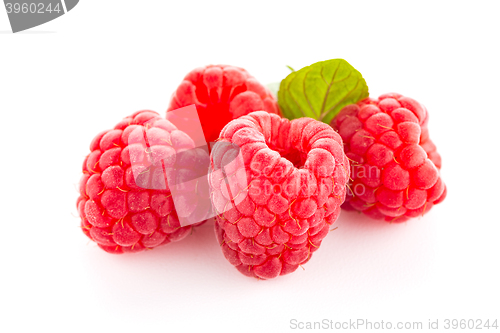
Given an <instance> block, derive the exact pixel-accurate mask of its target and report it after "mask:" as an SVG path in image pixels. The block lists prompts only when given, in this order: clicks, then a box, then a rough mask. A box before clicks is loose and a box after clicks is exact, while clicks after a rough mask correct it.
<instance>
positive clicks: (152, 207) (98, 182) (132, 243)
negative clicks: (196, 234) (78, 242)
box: [77, 111, 208, 253]
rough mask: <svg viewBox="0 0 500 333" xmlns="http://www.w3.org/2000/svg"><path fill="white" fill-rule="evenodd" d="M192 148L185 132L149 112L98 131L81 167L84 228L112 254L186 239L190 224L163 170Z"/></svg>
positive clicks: (100, 245)
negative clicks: (183, 224) (181, 219)
mask: <svg viewBox="0 0 500 333" xmlns="http://www.w3.org/2000/svg"><path fill="white" fill-rule="evenodd" d="M143 138H146V141H147V142H146V144H144V140H143V142H142V143H141V140H142V139H143ZM192 148H194V144H193V142H192V140H191V139H190V138H189V137H188V136H187V135H186V134H184V133H183V132H181V131H179V130H177V129H176V127H175V126H174V125H173V124H172V123H170V122H169V121H167V120H165V119H162V118H160V117H159V115H158V113H156V112H153V111H139V112H136V113H134V114H132V115H131V116H130V117H127V118H125V119H123V120H122V121H121V122H119V123H118V124H117V125H116V126H115V128H114V129H112V130H107V131H104V132H101V133H100V134H98V135H97V136H96V137H95V138H94V139H93V140H92V143H91V144H90V151H91V153H90V154H89V155H88V156H87V157H86V158H85V161H84V163H83V167H82V169H83V170H82V171H83V176H82V179H81V181H80V197H79V198H78V200H77V207H78V212H79V214H80V217H81V227H82V230H83V232H84V233H85V234H86V235H87V236H88V237H89V238H90V239H92V240H94V241H95V242H96V243H97V244H98V245H99V247H101V248H102V249H103V250H105V251H107V252H110V253H123V252H138V251H142V250H145V249H151V248H154V247H157V246H159V245H162V244H167V243H169V242H175V241H179V240H181V239H183V238H184V237H186V236H187V235H188V234H189V233H190V231H191V228H192V225H189V226H186V227H181V225H180V222H179V219H178V216H177V212H176V211H175V209H174V203H173V201H172V197H171V193H170V189H169V188H168V183H166V179H165V178H166V177H165V176H164V174H165V173H164V172H163V170H164V169H163V168H165V167H166V164H168V163H170V162H169V161H172V158H170V157H172V156H173V160H175V158H176V156H177V158H178V155H176V154H177V153H178V152H181V151H182V150H186V149H192ZM207 165H208V155H207ZM200 224H201V223H200Z"/></svg>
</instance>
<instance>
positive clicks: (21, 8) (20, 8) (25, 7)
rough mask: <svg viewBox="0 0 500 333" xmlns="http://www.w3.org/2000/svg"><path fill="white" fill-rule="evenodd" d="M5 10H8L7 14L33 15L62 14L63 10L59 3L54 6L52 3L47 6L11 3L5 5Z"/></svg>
mask: <svg viewBox="0 0 500 333" xmlns="http://www.w3.org/2000/svg"><path fill="white" fill-rule="evenodd" d="M5 8H7V14H11V13H16V14H19V13H23V14H27V13H31V14H43V13H52V12H56V13H60V12H61V11H62V9H61V8H60V6H59V3H57V4H55V5H54V6H52V4H51V3H49V4H48V5H45V4H44V3H33V2H32V3H9V2H7V3H6V4H5Z"/></svg>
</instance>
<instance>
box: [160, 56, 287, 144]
mask: <svg viewBox="0 0 500 333" xmlns="http://www.w3.org/2000/svg"><path fill="white" fill-rule="evenodd" d="M191 104H195V105H196V109H197V111H198V116H199V118H200V122H201V124H202V128H203V133H205V140H206V142H213V141H215V140H216V139H217V138H218V137H219V133H220V131H221V130H222V128H223V127H224V125H226V124H227V123H228V122H230V121H231V120H233V119H236V118H238V117H240V116H243V115H246V114H248V113H250V112H252V111H259V110H264V111H267V112H270V113H276V114H279V108H278V104H277V103H276V100H275V98H274V96H273V94H272V93H271V92H270V91H269V89H267V88H266V87H264V86H263V85H261V84H260V83H259V82H258V81H257V80H256V79H254V78H253V77H252V76H251V75H250V74H248V72H247V71H246V70H244V69H243V68H239V67H234V66H227V65H217V66H214V65H210V66H206V67H202V68H197V69H195V70H193V71H192V72H190V73H189V74H188V75H186V77H185V78H184V81H182V83H181V84H180V86H179V87H178V88H177V91H176V92H175V93H174V94H173V96H172V99H171V101H170V106H169V108H168V110H169V111H170V110H175V109H178V108H181V107H184V106H187V105H191Z"/></svg>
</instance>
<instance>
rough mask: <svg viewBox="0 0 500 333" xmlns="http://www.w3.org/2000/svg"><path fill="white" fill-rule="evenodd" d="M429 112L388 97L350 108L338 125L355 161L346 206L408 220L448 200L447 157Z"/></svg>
mask: <svg viewBox="0 0 500 333" xmlns="http://www.w3.org/2000/svg"><path fill="white" fill-rule="evenodd" d="M428 118H429V116H428V112H427V110H426V109H425V107H424V106H422V105H421V104H419V103H418V102H416V101H415V100H413V99H411V98H408V97H404V96H402V95H400V94H385V95H382V96H380V97H379V98H378V100H373V99H370V98H368V99H365V100H363V101H361V102H359V103H358V104H351V105H348V106H346V107H344V108H343V109H342V110H341V111H340V113H339V114H338V115H337V116H336V117H335V118H334V119H333V120H332V122H331V125H332V127H333V128H334V129H335V130H336V131H338V133H339V134H340V136H341V137H342V139H343V140H344V150H345V153H346V155H347V157H348V158H349V159H350V160H351V167H352V170H351V181H350V184H349V185H350V188H351V191H350V192H351V193H348V194H349V195H348V196H347V198H346V201H345V202H344V204H343V205H342V208H345V209H348V210H357V211H362V212H363V213H365V214H366V215H368V216H370V217H372V218H375V219H385V220H386V221H390V222H403V221H406V220H408V219H409V218H411V217H416V216H419V215H423V214H425V213H426V212H428V211H429V210H430V209H431V208H432V206H433V205H435V204H437V203H439V202H441V201H443V200H444V198H445V197H446V186H445V185H444V183H443V181H442V180H441V178H440V174H439V169H440V168H441V157H440V155H439V154H438V153H437V150H436V146H435V145H434V144H433V143H432V141H431V140H430V138H429V130H428V128H427V123H428Z"/></svg>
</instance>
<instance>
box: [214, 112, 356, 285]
mask: <svg viewBox="0 0 500 333" xmlns="http://www.w3.org/2000/svg"><path fill="white" fill-rule="evenodd" d="M220 136H221V138H220V139H219V141H217V142H216V144H215V145H214V147H213V150H212V153H211V155H210V158H211V173H210V175H209V183H210V186H211V189H212V201H213V205H214V207H215V209H216V212H217V216H216V224H215V231H216V235H217V239H218V241H219V244H220V245H221V249H222V252H223V254H224V256H225V257H226V259H227V260H228V261H229V262H230V263H231V264H232V265H234V266H236V268H237V269H238V270H239V271H240V272H241V273H243V274H244V275H247V276H251V277H256V278H259V279H271V278H275V277H277V276H279V275H285V274H288V273H291V272H293V271H295V270H296V269H297V267H298V266H299V265H301V264H304V263H306V262H307V261H308V260H309V259H310V258H311V254H312V253H313V252H314V251H316V250H317V249H318V248H319V246H320V244H321V241H322V240H323V238H324V237H325V236H326V235H327V234H328V232H329V230H330V226H331V225H332V223H334V222H335V220H336V219H337V217H338V215H339V213H340V205H341V204H342V202H343V201H344V199H345V196H346V183H347V180H348V179H349V162H348V159H347V157H346V156H345V155H344V152H343V150H342V139H341V138H340V136H339V135H338V134H337V133H335V131H334V130H333V129H332V128H331V127H330V126H328V125H327V124H324V123H322V122H319V121H316V120H313V119H311V118H300V119H295V120H292V121H289V120H288V119H284V118H281V117H279V116H278V115H275V114H269V113H267V112H264V111H258V112H252V113H250V114H248V115H246V116H243V117H240V118H239V119H236V120H233V121H231V122H230V123H229V124H227V125H226V126H225V127H224V129H223V130H222V132H221V135H220Z"/></svg>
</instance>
